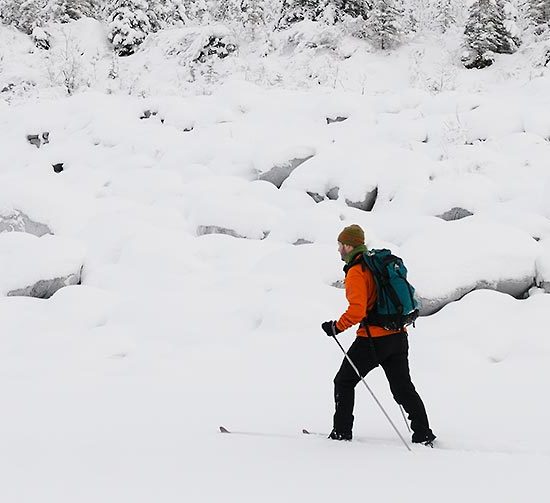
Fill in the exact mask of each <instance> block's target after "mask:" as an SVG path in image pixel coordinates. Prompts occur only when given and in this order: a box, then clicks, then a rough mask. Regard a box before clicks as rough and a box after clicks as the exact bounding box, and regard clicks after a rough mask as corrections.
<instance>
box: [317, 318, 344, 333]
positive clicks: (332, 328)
mask: <svg viewBox="0 0 550 503" xmlns="http://www.w3.org/2000/svg"><path fill="white" fill-rule="evenodd" d="M321 328H322V329H323V330H324V331H325V333H326V334H327V335H328V336H329V337H334V336H336V335H337V334H339V333H340V332H341V330H338V327H337V326H336V322H335V321H334V320H332V321H325V322H324V323H321Z"/></svg>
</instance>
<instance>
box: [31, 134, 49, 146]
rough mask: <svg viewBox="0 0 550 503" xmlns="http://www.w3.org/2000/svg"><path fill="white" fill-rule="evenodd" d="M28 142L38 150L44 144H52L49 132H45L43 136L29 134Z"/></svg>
mask: <svg viewBox="0 0 550 503" xmlns="http://www.w3.org/2000/svg"><path fill="white" fill-rule="evenodd" d="M27 141H28V142H29V143H30V144H31V145H34V146H35V147H36V148H40V146H41V145H42V144H44V145H46V144H47V143H50V133H49V131H44V132H43V133H41V134H28V135H27Z"/></svg>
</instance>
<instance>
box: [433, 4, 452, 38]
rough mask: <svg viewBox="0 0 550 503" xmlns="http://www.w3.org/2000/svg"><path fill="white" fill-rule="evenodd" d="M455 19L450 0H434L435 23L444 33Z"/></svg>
mask: <svg viewBox="0 0 550 503" xmlns="http://www.w3.org/2000/svg"><path fill="white" fill-rule="evenodd" d="M455 21H456V20H455V18H454V12H453V4H452V0H436V2H435V23H436V26H437V28H438V29H439V30H440V31H441V32H442V33H445V32H446V31H447V30H448V29H449V27H450V26H451V25H452V24H453V23H454V22H455Z"/></svg>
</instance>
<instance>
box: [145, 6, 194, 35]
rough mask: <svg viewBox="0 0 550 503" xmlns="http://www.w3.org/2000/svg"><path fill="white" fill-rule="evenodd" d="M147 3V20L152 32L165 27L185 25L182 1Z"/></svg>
mask: <svg viewBox="0 0 550 503" xmlns="http://www.w3.org/2000/svg"><path fill="white" fill-rule="evenodd" d="M148 2H149V10H148V14H149V20H150V21H151V27H152V29H153V31H157V30H158V29H162V28H164V27H166V26H171V25H178V24H179V25H181V24H185V23H186V20H187V19H186V15H185V5H184V2H183V0H148Z"/></svg>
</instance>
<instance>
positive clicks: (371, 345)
mask: <svg viewBox="0 0 550 503" xmlns="http://www.w3.org/2000/svg"><path fill="white" fill-rule="evenodd" d="M408 353H409V343H408V340H407V334H406V333H404V332H402V333H398V334H392V335H386V336H383V337H373V338H368V337H357V338H356V339H355V341H354V342H353V344H352V345H351V347H350V348H349V351H348V356H349V357H350V359H351V361H352V362H353V363H354V364H355V366H356V367H357V369H358V370H359V372H360V374H361V377H365V376H366V375H367V374H368V373H369V372H370V371H371V370H372V369H374V368H375V367H377V366H378V365H379V364H380V365H381V366H382V368H383V369H384V372H385V374H386V377H387V379H388V382H389V384H390V389H391V392H392V394H393V398H394V399H395V401H396V402H397V403H398V404H399V405H402V406H403V408H404V409H405V411H406V412H407V414H408V416H409V420H410V421H411V429H412V431H413V439H414V438H415V437H418V438H420V439H422V438H425V437H426V435H428V434H430V433H431V430H430V426H429V424H428V416H427V415H426V409H425V408H424V404H423V403H422V399H421V398H420V396H419V395H418V393H417V392H416V389H415V388H414V385H413V383H412V381H411V376H410V374H409V359H408ZM359 381H360V379H359V376H358V375H357V373H356V372H355V370H353V367H352V366H351V365H350V363H349V362H348V360H347V359H346V358H344V361H343V362H342V366H341V367H340V370H339V371H338V373H337V374H336V377H335V378H334V402H335V404H336V412H335V414H334V429H335V430H336V431H337V432H339V433H351V430H352V428H353V405H354V400H355V391H354V389H355V386H356V385H357V384H358V383H359Z"/></svg>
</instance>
